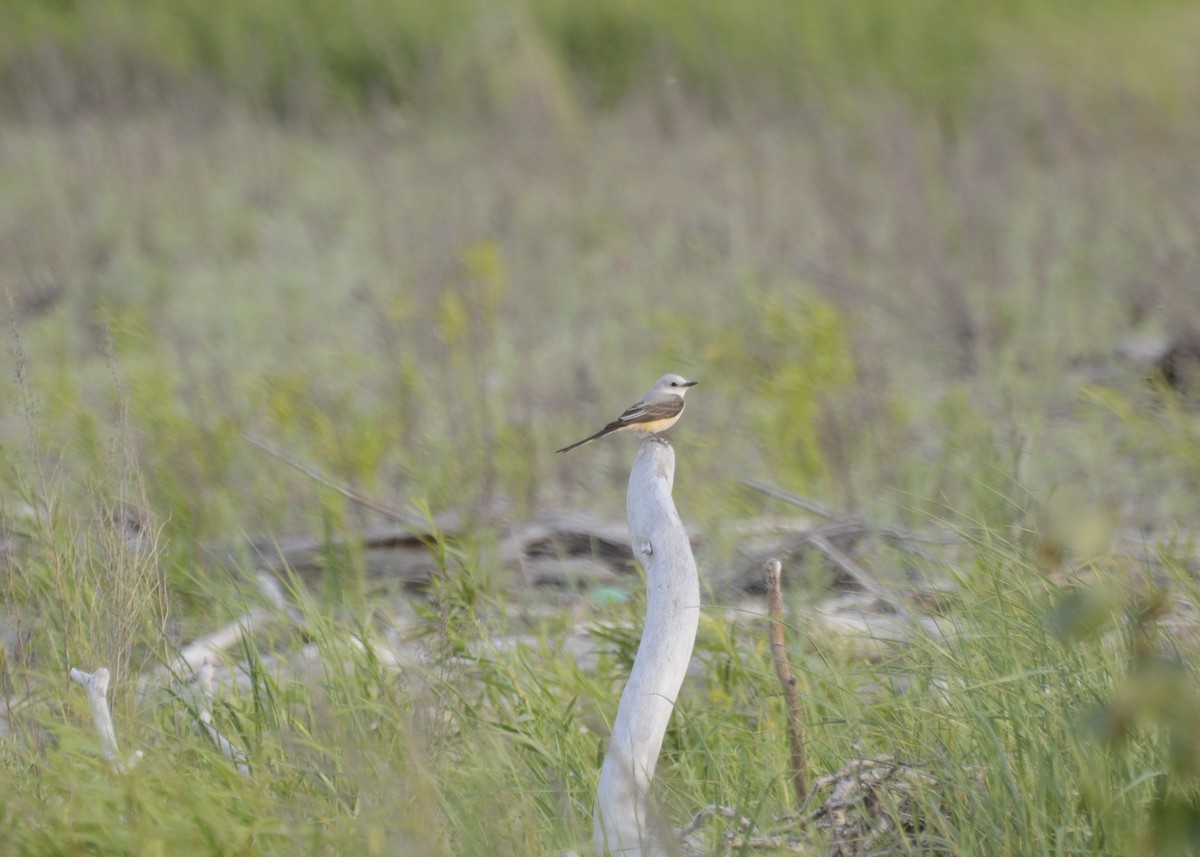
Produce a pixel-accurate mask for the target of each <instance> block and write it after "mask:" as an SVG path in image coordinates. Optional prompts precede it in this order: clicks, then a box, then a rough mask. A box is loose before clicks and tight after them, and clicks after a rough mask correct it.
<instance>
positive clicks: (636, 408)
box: [609, 396, 683, 427]
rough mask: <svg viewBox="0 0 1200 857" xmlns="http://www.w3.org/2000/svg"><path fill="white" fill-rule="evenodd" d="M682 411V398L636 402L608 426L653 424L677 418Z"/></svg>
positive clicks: (673, 397) (672, 397) (674, 397)
mask: <svg viewBox="0 0 1200 857" xmlns="http://www.w3.org/2000/svg"><path fill="white" fill-rule="evenodd" d="M682 410H683V397H682V396H671V397H669V398H666V399H662V400H660V401H657V402H638V403H637V404H636V405H630V406H629V407H628V408H626V409H625V413H623V414H621V416H619V417H617V418H616V419H615V420H613V421H612V422H611V423H609V425H610V426H613V427H620V426H627V425H635V424H637V423H653V422H658V421H659V420H669V419H670V418H671V417H674V416H678V415H679V412H680V411H682Z"/></svg>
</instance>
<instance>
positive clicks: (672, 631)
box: [592, 437, 700, 857]
mask: <svg viewBox="0 0 1200 857" xmlns="http://www.w3.org/2000/svg"><path fill="white" fill-rule="evenodd" d="M674 479H675V450H674V449H672V448H671V445H670V444H669V443H667V442H666V441H664V440H659V439H657V438H653V437H652V438H647V439H646V440H644V441H642V444H641V446H640V447H638V451H637V456H636V457H635V458H634V461H633V469H632V470H631V471H630V474H629V491H628V494H627V498H626V507H627V512H628V516H629V535H630V539H631V541H632V543H633V550H634V555H635V556H636V557H637V560H638V562H640V563H641V564H642V567H643V568H644V569H645V570H646V622H645V626H644V628H643V630H642V640H641V643H640V644H639V645H638V651H637V656H636V657H635V658H634V662H633V669H632V671H631V672H630V674H629V682H628V684H626V685H625V691H624V692H623V693H622V694H621V702H620V704H619V705H618V707H617V718H616V721H615V722H614V723H613V731H612V737H611V738H610V739H609V744H608V750H607V752H606V753H605V756H604V764H603V766H602V768H601V770H600V782H599V785H598V786H597V788H596V811H595V819H594V822H595V826H594V829H593V834H592V843H593V846H594V847H595V850H596V853H597V854H598V855H601V857H602V855H605V854H612V855H621V857H650V855H655V857H657V855H662V854H673V853H676V852H677V851H678V846H677V844H676V842H675V841H674V840H675V835H674V832H673V831H672V830H671V827H670V825H668V824H666V823H665V822H664V821H663V820H662V819H659V818H657V817H656V816H655V814H654V811H653V807H652V806H651V803H650V800H649V791H650V782H651V780H652V779H653V778H654V768H655V766H656V765H657V763H658V753H659V750H661V749H662V742H663V736H664V735H665V734H666V731H667V724H668V722H669V721H670V719H671V713H672V712H673V711H674V709H675V697H676V695H677V694H678V693H679V688H680V686H681V685H682V684H683V679H684V676H685V674H686V673H687V667H688V662H689V661H690V660H691V657H692V646H693V645H694V643H695V641H696V628H697V625H698V624H699V621H700V581H699V577H698V576H697V574H696V560H695V558H694V557H693V556H692V547H691V544H690V543H689V542H688V537H687V532H686V531H685V530H684V528H683V523H682V522H681V521H680V520H679V513H678V512H677V511H676V510H675V503H674V501H673V500H672V499H671V488H672V486H673V484H674Z"/></svg>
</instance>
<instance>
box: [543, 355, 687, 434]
mask: <svg viewBox="0 0 1200 857" xmlns="http://www.w3.org/2000/svg"><path fill="white" fill-rule="evenodd" d="M695 384H696V382H695V381H686V380H684V379H683V377H682V376H680V375H673V374H666V375H663V376H662V377H661V378H659V379H658V380H657V381H655V382H654V386H653V387H651V388H650V392H649V393H647V394H646V395H644V396H642V399H641V401H639V402H638V403H637V404H634V405H630V406H629V407H628V408H626V409H625V413H623V414H621V416H619V417H617V418H616V419H615V420H613V421H612V422H611V423H609V424H608V425H606V426H605V427H604V428H602V429H600V431H598V432H596V433H595V434H594V435H592V436H591V437H585V438H584V439H583V440H580V441H576V442H575V443H573V444H571V445H570V446H564V447H563V448H562V449H560V450H557V451H558V452H569V451H570V450H572V449H574V448H575V447H577V446H583V445H584V444H585V443H591V442H592V441H593V440H598V439H599V438H602V437H604V436H605V435H606V434H612V433H613V432H618V431H628V430H630V429H633V430H634V431H640V432H645V433H646V434H658V433H659V432H663V431H666V430H667V429H669V428H670V427H671V426H673V425H675V423H676V422H677V421H678V420H679V416H680V414H682V413H683V396H684V394H685V393H687V391H688V387H693V386H695Z"/></svg>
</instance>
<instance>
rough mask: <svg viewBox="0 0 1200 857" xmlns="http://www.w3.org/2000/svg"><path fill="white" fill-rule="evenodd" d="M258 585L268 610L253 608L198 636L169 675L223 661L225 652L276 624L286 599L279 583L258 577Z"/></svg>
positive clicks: (261, 574) (183, 650) (180, 656)
mask: <svg viewBox="0 0 1200 857" xmlns="http://www.w3.org/2000/svg"><path fill="white" fill-rule="evenodd" d="M258 585H259V588H260V590H261V591H262V593H263V596H264V598H265V599H266V601H267V603H268V604H269V605H270V606H269V607H252V608H251V609H250V610H249V611H248V612H247V613H245V614H243V615H241V616H239V617H237V618H236V619H234V620H233V621H232V622H230V623H228V624H227V625H225V626H224V627H221V628H218V629H217V630H215V631H213V632H211V633H208V634H205V635H204V636H202V637H198V638H196V639H195V640H193V641H192V642H190V643H188V644H187V645H186V646H184V647H183V649H182V651H180V653H179V655H178V657H176V658H175V660H174V661H173V662H172V663H171V666H170V672H171V673H173V674H175V675H187V674H188V673H189V672H196V671H197V670H199V669H200V668H201V667H202V666H203V665H204V664H207V663H212V662H214V661H219V660H221V658H222V656H223V655H224V653H225V652H226V651H228V650H229V649H231V648H233V647H234V646H236V645H238V644H239V643H241V641H242V638H243V637H249V636H252V635H254V634H257V633H258V632H260V631H262V630H263V629H265V628H268V627H270V626H271V625H273V624H275V623H276V622H277V621H278V620H279V617H280V615H281V613H282V611H283V610H284V608H285V606H286V599H285V598H284V595H283V592H282V591H281V590H280V588H279V583H278V582H277V581H276V580H275V579H274V578H272V577H271V576H270V575H269V574H264V573H262V572H260V573H259V575H258Z"/></svg>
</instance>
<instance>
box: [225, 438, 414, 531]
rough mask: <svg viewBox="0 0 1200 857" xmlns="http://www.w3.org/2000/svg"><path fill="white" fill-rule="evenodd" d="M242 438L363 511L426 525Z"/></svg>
mask: <svg viewBox="0 0 1200 857" xmlns="http://www.w3.org/2000/svg"><path fill="white" fill-rule="evenodd" d="M242 437H243V438H244V439H245V441H246V443H248V444H250V445H251V446H253V447H256V448H258V449H261V450H262V451H263V452H265V453H266V454H267V455H269V456H271V457H272V458H275V459H278V460H279V461H282V462H283V463H284V464H286V465H288V467H291V468H294V469H295V470H299V471H300V472H301V473H303V474H304V475H305V476H307V477H308V478H309V479H312V480H313V481H315V482H319V483H320V484H322V485H324V486H325V487H326V488H329V489H331V490H333V491H336V492H337V493H339V494H341V495H342V496H343V497H345V498H346V499H347V500H349V501H350V502H351V503H356V504H357V505H359V506H362V507H363V508H364V509H370V510H371V511H372V512H376V513H378V514H380V515H383V516H384V517H385V518H388V519H390V520H392V521H396V522H397V523H401V524H409V525H411V526H424V525H425V524H426V523H427V522H426V521H425V520H424V519H423V518H421V516H419V515H415V514H413V513H411V512H404V511H401V510H399V509H393V508H391V507H390V506H385V505H383V504H382V503H377V502H376V501H374V500H371V499H370V498H368V497H364V496H363V495H361V494H359V493H358V492H357V491H352V490H351V489H349V488H347V487H346V486H344V485H339V484H337V483H336V482H334V481H333V480H332V479H330V478H329V477H327V476H325V475H324V474H321V473H318V472H317V471H316V470H313V469H312V468H311V467H309V466H308V465H307V464H304V463H303V462H300V461H297V460H296V459H294V458H292V457H291V456H290V455H288V454H286V453H285V452H283V451H281V450H279V449H276V448H275V447H273V446H271V445H270V444H269V443H267V442H266V441H263V440H259V439H258V438H256V437H253V436H252V435H248V434H244V435H242Z"/></svg>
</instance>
